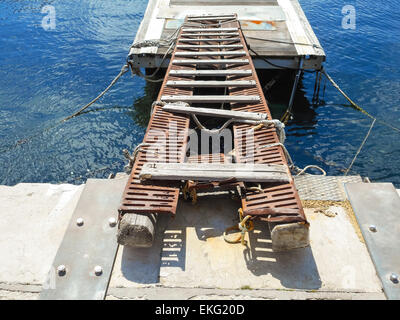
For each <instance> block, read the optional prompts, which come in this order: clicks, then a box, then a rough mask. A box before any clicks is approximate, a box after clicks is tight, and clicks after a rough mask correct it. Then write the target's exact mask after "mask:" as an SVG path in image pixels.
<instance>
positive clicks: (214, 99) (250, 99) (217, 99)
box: [161, 95, 260, 103]
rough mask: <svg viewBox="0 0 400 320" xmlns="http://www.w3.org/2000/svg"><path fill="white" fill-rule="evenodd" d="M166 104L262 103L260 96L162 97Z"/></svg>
mask: <svg viewBox="0 0 400 320" xmlns="http://www.w3.org/2000/svg"><path fill="white" fill-rule="evenodd" d="M161 101H165V102H177V101H183V102H190V103H225V102H226V103H229V102H232V103H256V102H260V97H259V96H223V95H221V96H217V95H215V96H167V95H165V96H161Z"/></svg>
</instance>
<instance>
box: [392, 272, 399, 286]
mask: <svg viewBox="0 0 400 320" xmlns="http://www.w3.org/2000/svg"><path fill="white" fill-rule="evenodd" d="M390 281H392V282H393V283H396V284H397V283H399V276H398V275H397V274H395V273H392V274H391V275H390Z"/></svg>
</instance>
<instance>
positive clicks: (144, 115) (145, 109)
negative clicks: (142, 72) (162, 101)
mask: <svg viewBox="0 0 400 320" xmlns="http://www.w3.org/2000/svg"><path fill="white" fill-rule="evenodd" d="M152 71H153V69H146V74H151V73H152ZM164 74H165V70H160V71H159V72H158V73H157V74H156V75H155V76H154V78H155V79H159V78H161V77H164ZM161 85H162V82H150V81H146V83H145V85H144V95H143V96H141V97H139V98H137V99H135V101H134V102H133V107H134V108H133V111H132V112H129V113H128V114H129V115H130V116H131V117H132V119H133V121H134V122H135V123H136V124H137V125H139V126H141V127H143V128H146V127H147V124H148V123H149V120H150V110H151V105H152V103H153V102H154V101H156V100H157V96H158V93H159V92H160V89H161Z"/></svg>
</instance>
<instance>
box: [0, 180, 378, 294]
mask: <svg viewBox="0 0 400 320" xmlns="http://www.w3.org/2000/svg"><path fill="white" fill-rule="evenodd" d="M82 187H83V186H71V185H49V184H19V185H17V186H14V187H4V186H1V187H0V200H1V201H0V211H1V213H2V220H0V261H1V263H0V299H35V298H36V297H37V296H38V295H39V292H40V288H41V284H43V282H44V280H45V276H46V274H47V272H48V269H49V267H50V265H51V263H52V261H53V259H54V256H55V254H56V251H57V248H58V246H59V244H60V242H61V240H62V238H63V235H64V232H65V229H66V227H67V225H68V222H69V219H70V217H71V215H72V213H73V210H74V207H75V205H76V203H77V200H78V198H79V195H80V193H81V191H82ZM238 206H239V203H238V202H236V201H234V200H231V199H229V198H224V199H222V198H221V197H220V196H219V197H214V198H213V197H207V198H201V197H200V198H199V202H198V204H197V205H192V204H191V203H187V202H183V201H180V204H179V208H178V212H177V215H176V218H175V219H171V218H169V217H167V216H164V217H160V219H159V223H158V225H157V229H158V230H157V237H156V240H155V245H154V246H153V247H152V248H140V249H133V248H129V247H120V248H119V251H118V254H117V258H116V262H115V265H114V269H113V273H112V277H111V282H110V288H109V292H108V294H109V296H108V298H110V299H123V298H129V299H207V298H210V299H211V298H215V299H236V298H243V299H314V298H315V299H360V298H361V299H377V298H379V299H383V298H384V295H383V293H382V289H381V284H380V282H379V280H378V278H377V276H376V274H375V269H374V267H373V264H372V262H371V259H370V257H369V255H368V252H367V250H366V247H365V244H364V243H362V242H361V241H360V240H359V238H358V237H357V234H356V232H355V230H354V228H353V226H352V224H351V221H350V219H349V217H348V216H347V214H346V212H345V211H344V209H342V208H341V207H335V206H334V207H331V208H330V209H329V210H330V213H331V214H329V215H325V214H322V213H321V212H319V211H318V210H317V209H306V215H307V217H308V219H309V220H310V222H311V229H310V239H311V246H310V247H309V248H304V249H297V250H293V251H290V252H283V253H274V252H272V250H271V241H270V234H269V231H268V228H267V227H266V225H262V224H257V225H256V230H255V232H254V233H252V234H251V235H250V238H249V239H248V240H249V246H248V247H247V248H246V247H243V246H241V245H240V244H235V245H232V244H228V243H226V242H225V241H224V240H223V237H222V234H223V231H224V230H225V228H226V227H228V226H231V225H233V224H235V223H237V209H238ZM332 213H333V214H332ZM250 289H253V290H250Z"/></svg>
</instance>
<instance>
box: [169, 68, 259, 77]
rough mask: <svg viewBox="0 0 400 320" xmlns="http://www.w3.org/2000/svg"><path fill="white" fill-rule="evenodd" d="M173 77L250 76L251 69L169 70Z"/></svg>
mask: <svg viewBox="0 0 400 320" xmlns="http://www.w3.org/2000/svg"><path fill="white" fill-rule="evenodd" d="M169 74H170V75H174V76H250V75H251V74H252V71H251V69H247V70H171V71H170V72H169Z"/></svg>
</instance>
